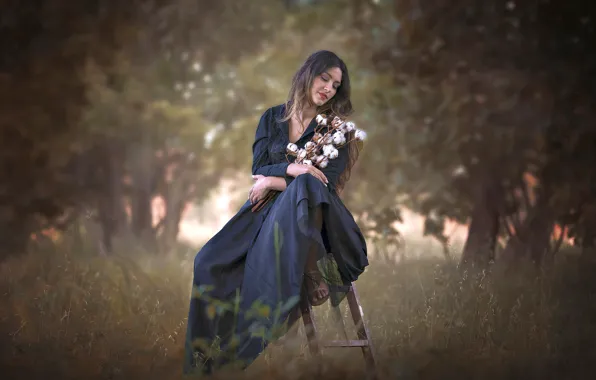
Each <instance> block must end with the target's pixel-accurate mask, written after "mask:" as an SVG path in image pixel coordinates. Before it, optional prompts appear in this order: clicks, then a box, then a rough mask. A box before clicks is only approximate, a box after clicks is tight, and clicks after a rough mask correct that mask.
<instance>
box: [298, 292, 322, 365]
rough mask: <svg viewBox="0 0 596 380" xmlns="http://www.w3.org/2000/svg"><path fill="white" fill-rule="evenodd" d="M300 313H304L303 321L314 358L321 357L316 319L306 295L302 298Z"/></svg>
mask: <svg viewBox="0 0 596 380" xmlns="http://www.w3.org/2000/svg"><path fill="white" fill-rule="evenodd" d="M300 311H301V312H302V321H303V322H304V330H305V333H306V338H307V340H308V347H309V348H310V353H311V354H312V355H313V356H316V355H319V352H320V349H319V342H318V340H317V327H316V325H315V321H314V318H313V317H312V307H311V305H310V303H309V302H308V298H307V296H306V293H304V294H303V295H302V296H301V297H300Z"/></svg>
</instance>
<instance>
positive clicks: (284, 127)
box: [276, 104, 317, 144]
mask: <svg viewBox="0 0 596 380" xmlns="http://www.w3.org/2000/svg"><path fill="white" fill-rule="evenodd" d="M285 109H286V105H285V104H282V105H281V107H279V110H280V111H279V113H278V115H277V117H276V119H277V120H279V119H281V118H282V117H283V114H284V112H285ZM277 127H278V128H280V129H281V131H282V132H283V134H284V137H285V138H286V141H287V142H288V143H289V142H290V121H289V120H286V121H277ZM316 127H317V118H316V116H315V117H313V119H312V120H311V121H310V123H309V124H308V127H306V129H305V130H304V132H303V133H302V136H300V138H298V140H297V141H296V142H295V144H300V143H301V142H302V141H304V140H305V139H306V138H307V137H308V136H309V135H310V134H311V133H314V131H315V128H316Z"/></svg>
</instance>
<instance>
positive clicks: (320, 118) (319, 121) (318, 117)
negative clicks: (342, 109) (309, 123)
mask: <svg viewBox="0 0 596 380" xmlns="http://www.w3.org/2000/svg"><path fill="white" fill-rule="evenodd" d="M324 119H325V118H324V117H323V115H321V114H319V115H317V123H318V124H321V123H322V122H323V120H324Z"/></svg>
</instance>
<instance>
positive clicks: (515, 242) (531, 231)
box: [503, 194, 555, 265]
mask: <svg viewBox="0 0 596 380" xmlns="http://www.w3.org/2000/svg"><path fill="white" fill-rule="evenodd" d="M548 201H549V196H548V195H547V194H541V195H539V198H538V200H537V202H536V204H535V205H534V207H533V208H532V209H531V210H530V211H529V212H528V217H527V218H526V220H525V221H524V222H523V224H522V225H521V227H520V228H519V231H516V234H515V236H513V237H511V238H510V239H509V241H508V242H507V246H506V247H505V250H504V251H503V255H504V256H505V257H506V258H508V259H513V260H515V259H520V258H527V259H529V260H531V261H533V262H534V263H535V264H536V265H541V264H542V263H543V260H544V259H545V258H546V256H547V255H548V254H549V252H550V241H551V235H552V231H553V228H554V224H555V220H554V216H553V214H552V212H551V209H550V207H549V206H548Z"/></svg>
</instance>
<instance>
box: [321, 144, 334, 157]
mask: <svg viewBox="0 0 596 380" xmlns="http://www.w3.org/2000/svg"><path fill="white" fill-rule="evenodd" d="M333 149H335V147H334V146H333V145H331V144H327V145H323V155H325V156H329V153H331V152H332V151H333Z"/></svg>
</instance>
